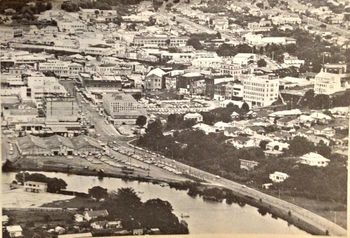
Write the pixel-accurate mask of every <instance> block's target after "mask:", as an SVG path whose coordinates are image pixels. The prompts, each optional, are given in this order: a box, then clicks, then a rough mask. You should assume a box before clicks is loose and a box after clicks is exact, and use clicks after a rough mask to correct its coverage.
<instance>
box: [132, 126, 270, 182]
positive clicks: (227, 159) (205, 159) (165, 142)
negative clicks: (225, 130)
mask: <svg viewBox="0 0 350 238" xmlns="http://www.w3.org/2000/svg"><path fill="white" fill-rule="evenodd" d="M162 131H163V127H162V124H161V122H160V121H159V120H156V121H155V122H153V123H151V124H149V125H148V128H147V130H146V134H145V135H143V136H142V137H140V138H139V140H138V141H137V145H139V146H142V147H146V148H148V149H150V150H153V151H157V152H158V153H161V154H164V155H166V156H167V157H172V158H173V159H175V160H178V161H181V162H183V163H185V164H188V165H191V166H193V167H196V168H199V169H202V170H205V171H208V172H212V173H215V174H220V175H221V176H225V177H227V178H238V177H239V176H240V174H239V173H240V161H239V159H248V160H257V161H260V160H262V159H264V158H265V157H264V153H263V151H262V150H261V149H260V148H249V149H236V148H234V147H233V146H232V145H229V144H226V143H225V140H226V139H227V137H225V136H224V135H223V134H221V133H210V134H209V135H206V134H204V133H203V132H202V131H193V130H183V131H181V132H175V133H174V135H173V136H170V135H167V136H164V135H163V133H162Z"/></svg>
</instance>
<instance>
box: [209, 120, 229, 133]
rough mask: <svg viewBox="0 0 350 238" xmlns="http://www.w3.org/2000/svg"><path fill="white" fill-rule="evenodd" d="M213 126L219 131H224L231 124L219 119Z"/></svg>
mask: <svg viewBox="0 0 350 238" xmlns="http://www.w3.org/2000/svg"><path fill="white" fill-rule="evenodd" d="M214 127H215V128H216V129H217V130H219V131H224V130H225V129H226V128H228V127H233V126H232V124H230V123H226V122H222V121H219V122H217V123H215V124H214Z"/></svg>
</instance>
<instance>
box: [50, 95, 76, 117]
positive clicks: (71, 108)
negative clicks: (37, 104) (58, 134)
mask: <svg viewBox="0 0 350 238" xmlns="http://www.w3.org/2000/svg"><path fill="white" fill-rule="evenodd" d="M43 111H44V114H45V116H46V120H48V121H77V120H78V118H79V114H78V111H79V108H78V104H77V102H76V100H75V98H74V97H50V98H48V97H47V98H44V102H43Z"/></svg>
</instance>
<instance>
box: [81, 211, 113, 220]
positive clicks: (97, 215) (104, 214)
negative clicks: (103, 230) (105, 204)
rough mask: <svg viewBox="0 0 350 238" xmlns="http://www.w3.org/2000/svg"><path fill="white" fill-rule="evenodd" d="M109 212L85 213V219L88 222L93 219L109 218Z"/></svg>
mask: <svg viewBox="0 0 350 238" xmlns="http://www.w3.org/2000/svg"><path fill="white" fill-rule="evenodd" d="M107 216H108V211H107V210H94V211H93V210H92V211H85V212H84V218H85V220H87V221H90V220H92V219H96V218H101V217H107Z"/></svg>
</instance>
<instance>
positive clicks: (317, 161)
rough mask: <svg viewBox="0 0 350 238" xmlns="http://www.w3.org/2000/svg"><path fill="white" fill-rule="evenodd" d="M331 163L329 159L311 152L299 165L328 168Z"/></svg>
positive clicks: (304, 156)
mask: <svg viewBox="0 0 350 238" xmlns="http://www.w3.org/2000/svg"><path fill="white" fill-rule="evenodd" d="M329 161H330V160H329V159H327V158H325V157H323V156H322V155H319V154H317V153H313V152H310V153H307V154H305V155H303V156H301V157H300V160H299V163H301V164H306V165H309V166H317V167H326V166H327V165H328V163H329Z"/></svg>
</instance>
